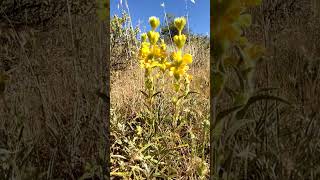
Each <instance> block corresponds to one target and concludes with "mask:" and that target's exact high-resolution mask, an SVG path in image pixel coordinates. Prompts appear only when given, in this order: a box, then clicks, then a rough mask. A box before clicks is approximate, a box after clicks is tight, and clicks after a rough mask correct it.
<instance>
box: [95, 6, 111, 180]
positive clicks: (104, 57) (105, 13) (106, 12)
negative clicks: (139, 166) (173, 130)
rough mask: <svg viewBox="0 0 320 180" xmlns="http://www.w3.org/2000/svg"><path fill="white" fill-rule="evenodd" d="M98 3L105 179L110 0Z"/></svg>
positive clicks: (106, 170) (106, 173)
mask: <svg viewBox="0 0 320 180" xmlns="http://www.w3.org/2000/svg"><path fill="white" fill-rule="evenodd" d="M97 1H98V2H97V4H98V12H97V13H98V16H99V17H100V20H101V25H100V28H101V31H100V33H101V36H100V37H101V40H100V49H101V50H100V58H101V62H103V63H102V66H101V68H102V72H105V73H106V74H105V75H103V82H104V84H103V86H102V87H103V89H102V92H101V90H100V91H97V95H98V96H99V97H100V98H101V99H102V100H103V101H104V103H103V109H104V111H103V113H102V116H103V117H102V118H103V119H104V118H105V123H104V127H103V130H104V136H105V142H106V143H105V147H104V162H103V167H104V169H103V173H104V174H103V177H104V179H107V180H108V179H110V141H109V137H110V129H109V125H110V0H97ZM99 1H100V2H99Z"/></svg>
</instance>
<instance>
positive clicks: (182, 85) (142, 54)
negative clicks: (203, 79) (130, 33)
mask: <svg viewBox="0 0 320 180" xmlns="http://www.w3.org/2000/svg"><path fill="white" fill-rule="evenodd" d="M149 24H150V26H151V30H150V31H149V32H148V33H143V34H141V47H140V50H139V60H140V67H141V68H143V69H144V71H145V91H144V92H143V94H144V95H145V96H146V104H147V105H148V107H151V106H152V103H153V101H154V98H155V95H157V94H159V93H160V91H159V90H160V88H159V87H160V85H159V84H156V82H158V81H157V80H158V79H157V78H158V77H162V80H164V78H165V77H164V76H166V75H169V76H170V77H171V80H172V87H173V89H174V92H175V94H174V95H173V97H172V102H173V105H174V107H175V108H174V109H175V113H174V120H175V121H177V120H178V118H179V105H180V101H181V100H182V99H183V98H185V97H186V96H187V95H188V94H189V93H190V82H191V79H192V75H190V74H188V72H187V71H188V70H189V65H190V64H191V63H192V55H191V54H188V53H184V52H183V47H184V45H185V43H186V39H187V38H186V35H184V34H182V30H183V28H184V27H185V25H186V19H185V18H184V17H180V18H176V19H175V20H174V25H175V27H176V28H177V30H178V31H179V34H178V35H175V36H174V37H173V40H174V44H175V47H176V50H175V51H173V52H168V50H167V45H166V43H165V42H164V40H163V39H160V34H159V32H157V31H156V29H157V27H158V26H159V25H160V20H159V19H158V18H157V17H154V16H152V17H150V18H149ZM159 39H160V40H159ZM162 83H164V81H162Z"/></svg>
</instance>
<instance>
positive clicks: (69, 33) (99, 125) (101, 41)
mask: <svg viewBox="0 0 320 180" xmlns="http://www.w3.org/2000/svg"><path fill="white" fill-rule="evenodd" d="M70 22H71V23H72V26H71V24H70ZM71 27H72V28H71ZM30 28H31V27H30ZM30 28H28V29H27V30H28V31H27V32H20V31H17V30H16V29H14V28H11V31H12V32H14V33H11V35H10V33H9V35H10V36H2V38H3V39H2V40H3V41H4V42H2V44H1V68H2V69H1V70H2V71H4V70H6V72H5V73H6V74H8V75H9V76H10V80H9V81H8V82H7V84H6V90H5V92H4V101H5V103H6V104H7V106H8V109H7V110H6V109H5V108H4V106H3V104H4V102H3V101H0V127H1V128H0V134H1V135H0V136H1V138H0V149H1V156H2V157H3V159H1V164H2V166H1V167H0V177H2V178H3V179H12V178H13V179H19V178H21V179H30V177H32V178H36V179H44V178H47V179H54V178H64V179H79V178H80V177H81V176H82V175H83V174H84V173H89V176H88V177H90V174H92V177H103V173H104V171H105V165H104V164H103V163H101V162H105V158H106V154H105V153H104V152H105V149H106V147H105V139H106V135H105V134H104V127H105V118H104V116H105V114H106V112H107V109H106V106H105V104H103V102H102V101H101V100H100V99H99V98H98V97H97V96H96V95H95V91H96V90H101V91H102V89H105V86H106V81H105V79H106V75H107V74H106V67H107V66H106V60H105V59H106V56H105V47H106V44H105V38H104V37H105V36H104V35H103V34H104V33H105V32H104V30H103V29H102V27H101V23H100V22H99V21H98V19H97V17H96V15H95V11H92V13H91V14H90V15H88V16H81V15H71V16H69V15H68V14H66V15H64V16H63V17H60V18H59V19H58V20H57V21H56V23H55V24H54V25H52V26H50V27H49V28H48V30H45V31H41V27H40V30H34V31H33V33H29V32H32V29H30ZM2 32H6V31H2ZM23 33H27V34H28V35H29V36H30V37H27V38H26V41H25V42H24V41H23V39H21V37H22V36H23ZM16 34H18V36H15V35H16ZM2 35H4V34H2ZM102 35H103V36H102ZM6 38H8V39H6Z"/></svg>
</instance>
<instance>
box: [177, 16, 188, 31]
mask: <svg viewBox="0 0 320 180" xmlns="http://www.w3.org/2000/svg"><path fill="white" fill-rule="evenodd" d="M174 25H175V27H176V28H177V29H178V31H179V33H180V34H181V32H182V30H183V28H184V26H185V25H186V19H185V18H184V17H180V18H175V19H174Z"/></svg>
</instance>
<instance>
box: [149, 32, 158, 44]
mask: <svg viewBox="0 0 320 180" xmlns="http://www.w3.org/2000/svg"><path fill="white" fill-rule="evenodd" d="M159 37H160V34H159V33H158V32H154V31H149V32H148V38H149V41H150V43H151V44H152V45H155V44H157V42H158V40H159Z"/></svg>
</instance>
